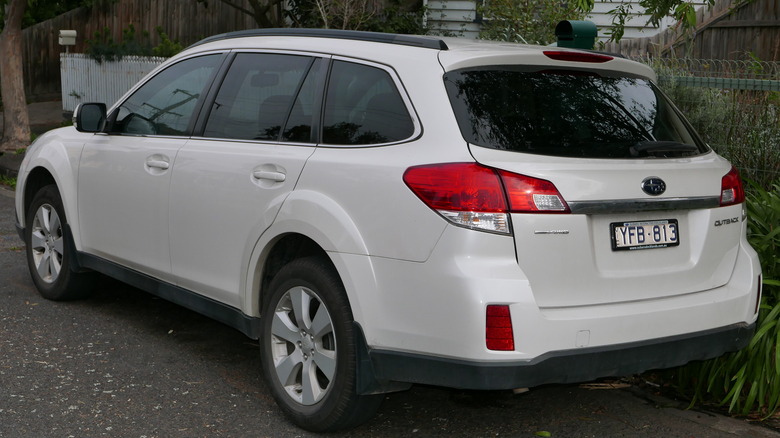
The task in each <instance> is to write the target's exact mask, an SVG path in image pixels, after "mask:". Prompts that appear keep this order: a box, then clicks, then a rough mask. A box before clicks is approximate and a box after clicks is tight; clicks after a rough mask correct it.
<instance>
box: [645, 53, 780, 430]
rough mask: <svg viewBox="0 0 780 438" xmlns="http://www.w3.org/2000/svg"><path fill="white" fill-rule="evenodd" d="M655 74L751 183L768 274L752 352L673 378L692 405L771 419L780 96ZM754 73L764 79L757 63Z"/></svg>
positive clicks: (752, 219)
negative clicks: (725, 408) (714, 405)
mask: <svg viewBox="0 0 780 438" xmlns="http://www.w3.org/2000/svg"><path fill="white" fill-rule="evenodd" d="M653 67H654V68H655V70H656V72H657V73H658V76H659V77H660V78H661V81H660V86H661V88H663V90H664V92H665V93H666V94H667V95H669V96H670V97H671V98H672V100H673V101H674V102H675V103H676V104H677V106H678V107H679V108H680V110H681V111H682V112H683V113H684V114H685V115H686V117H687V118H688V120H689V121H690V122H691V124H692V125H693V126H694V128H695V129H696V130H697V131H698V132H699V134H700V135H701V136H702V137H703V138H704V140H705V141H707V142H708V143H709V144H710V146H712V147H713V148H714V149H715V150H716V151H717V152H718V153H720V154H721V155H724V156H725V157H726V158H728V159H729V160H730V161H731V162H732V163H734V165H735V166H736V167H737V168H739V170H740V173H741V174H742V175H743V177H746V180H747V181H749V182H748V183H747V186H746V193H747V201H746V209H747V213H748V217H749V219H748V240H749V241H750V244H751V245H752V246H753V248H755V249H756V251H757V252H758V255H759V259H760V260H761V266H762V270H763V296H762V300H761V306H760V310H759V317H758V322H757V329H756V333H755V335H754V336H753V338H752V339H751V341H750V343H749V345H748V347H746V348H745V349H743V350H741V351H738V352H736V353H731V354H727V355H725V356H722V357H720V358H716V359H712V360H708V361H704V362H695V363H691V364H688V365H686V366H684V367H681V368H678V369H675V370H673V371H671V375H672V376H673V381H675V382H676V387H677V389H678V390H679V391H680V392H681V393H682V394H683V395H684V396H687V397H690V398H691V405H693V404H695V403H697V402H706V403H719V404H720V405H722V406H728V409H729V411H730V412H733V413H737V414H741V415H760V416H764V417H765V416H768V415H771V414H772V413H774V412H775V411H776V410H777V409H778V408H780V349H778V348H777V346H778V344H780V324H778V319H780V107H779V105H778V104H779V103H780V96H779V95H778V93H776V92H766V91H740V90H724V89H715V88H704V87H690V86H685V85H682V84H681V83H680V82H679V81H678V80H675V79H674V78H678V77H685V76H690V73H688V72H687V69H685V68H684V66H680V67H675V66H674V65H673V64H672V66H671V67H668V66H667V67H664V66H662V65H660V64H655V65H653ZM703 67H707V66H706V65H704V66H703ZM748 69H749V70H751V71H752V73H754V74H762V73H763V72H762V71H761V69H762V64H761V63H760V62H759V61H758V60H757V59H755V58H754V59H753V63H752V64H750V66H749V67H748Z"/></svg>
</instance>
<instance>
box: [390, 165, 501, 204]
mask: <svg viewBox="0 0 780 438" xmlns="http://www.w3.org/2000/svg"><path fill="white" fill-rule="evenodd" d="M404 182H405V183H406V185H407V186H409V188H410V189H412V191H413V192H414V193H415V194H416V195H417V196H419V197H420V199H422V200H423V201H424V202H425V203H426V204H427V205H428V206H429V207H431V208H433V209H434V210H451V211H479V212H505V211H506V198H505V197H504V190H503V189H502V188H501V181H500V180H499V178H498V175H497V174H496V171H495V170H493V169H491V168H489V167H485V166H480V165H479V164H475V163H447V164H434V165H430V166H417V167H410V168H409V169H407V170H406V172H405V173H404Z"/></svg>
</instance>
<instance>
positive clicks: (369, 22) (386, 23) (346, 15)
mask: <svg viewBox="0 0 780 438" xmlns="http://www.w3.org/2000/svg"><path fill="white" fill-rule="evenodd" d="M371 4H372V2H370V1H368V0H315V1H311V0H290V1H289V2H288V3H287V5H288V9H287V10H286V11H285V13H286V15H287V18H289V20H290V21H291V22H292V27H307V28H326V29H327V28H330V29H351V30H363V31H372V32H387V33H401V34H424V33H425V27H424V26H423V17H424V16H425V8H423V7H421V6H419V5H418V6H415V7H412V8H409V7H406V6H404V4H402V2H401V0H390V1H388V2H387V3H386V5H385V6H384V8H382V9H372V7H371Z"/></svg>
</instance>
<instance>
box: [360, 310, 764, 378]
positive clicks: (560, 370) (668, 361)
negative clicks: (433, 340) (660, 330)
mask: <svg viewBox="0 0 780 438" xmlns="http://www.w3.org/2000/svg"><path fill="white" fill-rule="evenodd" d="M754 331H755V324H750V325H748V324H734V325H730V326H727V327H721V328H718V329H713V330H708V331H704V332H698V333H692V334H688V335H682V336H674V337H669V338H661V339H654V340H650V341H643V342H636V343H630V344H621V345H613V346H609V347H597V348H581V349H576V350H565V351H557V352H551V353H548V354H545V355H543V356H540V357H538V358H536V359H534V360H531V361H519V362H499V363H494V362H476V361H465V360H457V359H451V358H441V357H435V356H426V355H419V354H409V353H403V352H396V351H388V350H376V349H374V350H369V353H368V354H369V356H370V360H371V368H373V374H374V378H375V379H376V380H377V381H395V382H407V383H421V384H429V385H437V386H446V387H452V388H461V389H480V390H497V389H513V388H528V387H532V386H538V385H543V384H548V383H574V382H586V381H590V380H593V379H596V378H599V377H608V376H625V375H630V374H636V373H640V372H643V371H647V370H652V369H661V368H671V367H675V366H679V365H684V364H686V363H688V362H690V361H693V360H705V359H711V358H714V357H718V356H720V355H722V354H724V353H728V352H731V351H736V350H739V349H741V348H743V347H744V346H746V345H747V344H748V342H749V341H750V339H751V337H752V335H753V333H754Z"/></svg>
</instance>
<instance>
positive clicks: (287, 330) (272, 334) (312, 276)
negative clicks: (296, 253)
mask: <svg viewBox="0 0 780 438" xmlns="http://www.w3.org/2000/svg"><path fill="white" fill-rule="evenodd" d="M269 292H270V294H271V295H270V297H269V299H268V300H266V303H265V306H264V309H263V334H262V336H261V339H260V342H261V351H262V363H263V375H264V377H265V380H266V382H267V384H268V386H269V387H270V388H271V392H272V393H273V396H274V398H275V399H276V402H277V404H278V405H279V407H280V408H281V409H282V411H283V412H284V413H285V415H286V416H287V417H288V418H290V420H292V422H293V423H295V424H296V425H298V426H299V427H301V428H303V429H306V430H309V431H312V432H332V431H336V430H341V429H347V428H351V427H354V426H357V425H359V424H361V423H363V422H365V421H368V420H369V419H370V418H371V417H373V416H374V414H375V413H376V411H377V409H379V406H380V404H381V403H382V400H383V399H384V396H383V395H382V394H379V395H358V394H357V393H356V392H355V380H356V378H355V374H356V364H357V360H356V346H355V334H354V329H353V324H352V322H353V319H352V311H351V309H350V306H349V302H348V300H347V297H346V293H345V292H344V286H343V285H342V283H341V280H340V279H339V277H338V275H337V274H336V272H335V270H334V268H333V267H332V266H331V265H330V263H328V261H325V260H323V259H322V258H318V257H307V258H302V259H297V260H294V261H292V262H290V263H289V264H287V265H286V266H284V267H283V268H282V269H281V270H280V271H279V273H278V274H277V275H276V276H275V277H274V279H273V281H271V285H270V287H269ZM296 309H298V310H297V311H296ZM323 310H324V311H325V312H324V313H323ZM328 323H329V324H330V326H328ZM279 335H282V336H284V337H282V336H279ZM304 371H309V372H308V373H305V372H304ZM305 376H312V378H310V379H308V381H307V379H306V377H305Z"/></svg>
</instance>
